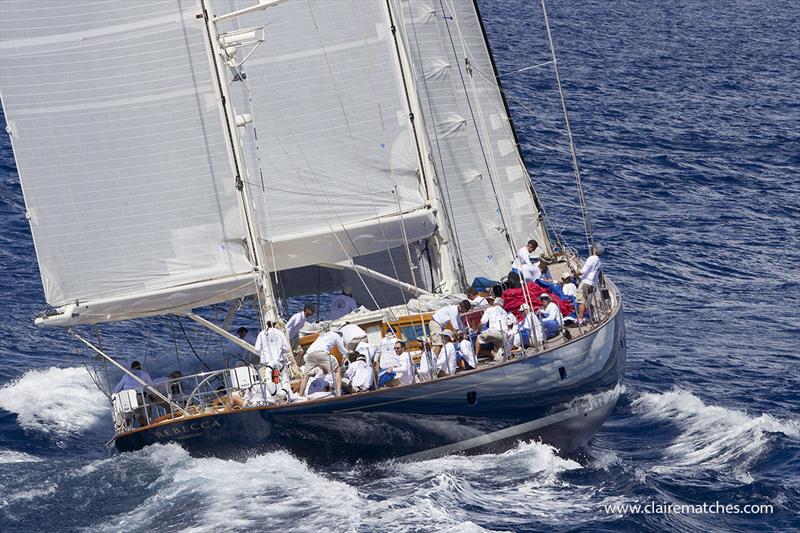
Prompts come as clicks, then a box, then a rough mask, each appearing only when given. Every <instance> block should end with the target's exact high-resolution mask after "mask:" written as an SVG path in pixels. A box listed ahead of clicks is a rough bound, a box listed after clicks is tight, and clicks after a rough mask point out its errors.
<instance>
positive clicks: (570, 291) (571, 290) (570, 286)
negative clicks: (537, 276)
mask: <svg viewBox="0 0 800 533" xmlns="http://www.w3.org/2000/svg"><path fill="white" fill-rule="evenodd" d="M559 285H561V292H562V293H563V294H564V296H572V297H573V298H574V297H575V295H576V294H578V288H577V287H576V286H575V284H574V283H573V282H572V275H571V274H570V273H569V272H564V273H563V274H561V281H560V282H559Z"/></svg>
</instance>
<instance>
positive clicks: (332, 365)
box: [299, 330, 348, 396]
mask: <svg viewBox="0 0 800 533" xmlns="http://www.w3.org/2000/svg"><path fill="white" fill-rule="evenodd" d="M334 346H336V348H337V349H338V350H339V353H340V354H341V355H342V357H347V354H348V352H347V346H345V345H344V341H343V340H342V334H341V333H340V332H339V331H338V330H337V331H328V332H327V333H320V334H319V337H317V340H315V341H314V342H313V343H312V344H311V346H309V347H308V351H307V352H306V356H305V367H304V370H303V379H302V380H301V381H300V389H299V390H301V391H305V388H306V382H307V381H308V378H309V377H310V376H313V375H315V374H316V370H317V368H321V369H322V371H323V372H325V373H326V374H330V373H333V374H334V377H335V379H336V395H337V396H339V395H340V394H341V393H342V367H341V366H340V365H339V361H337V360H336V357H335V356H334V355H333V354H332V353H331V349H332V348H333V347H334Z"/></svg>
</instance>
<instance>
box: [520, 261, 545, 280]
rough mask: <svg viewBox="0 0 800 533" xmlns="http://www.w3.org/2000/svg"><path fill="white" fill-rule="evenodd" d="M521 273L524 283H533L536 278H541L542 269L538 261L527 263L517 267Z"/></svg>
mask: <svg viewBox="0 0 800 533" xmlns="http://www.w3.org/2000/svg"><path fill="white" fill-rule="evenodd" d="M519 271H520V273H521V274H522V276H521V277H522V280H523V281H524V282H525V283H534V282H535V281H536V280H537V279H541V278H542V270H541V269H540V268H539V264H538V263H528V264H525V265H522V266H521V267H520V268H519Z"/></svg>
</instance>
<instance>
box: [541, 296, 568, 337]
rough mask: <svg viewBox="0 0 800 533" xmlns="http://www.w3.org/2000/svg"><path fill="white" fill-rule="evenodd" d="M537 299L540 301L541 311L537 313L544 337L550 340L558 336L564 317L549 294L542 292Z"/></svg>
mask: <svg viewBox="0 0 800 533" xmlns="http://www.w3.org/2000/svg"><path fill="white" fill-rule="evenodd" d="M539 298H540V299H541V300H542V305H543V306H544V307H543V308H542V309H539V311H538V312H537V313H538V315H539V316H540V317H542V327H543V328H544V331H545V335H547V338H548V339H550V338H552V337H555V336H556V335H558V330H559V329H561V326H563V325H564V317H563V315H562V314H561V310H560V309H559V308H558V305H557V304H556V303H555V302H554V301H553V299H552V298H551V297H550V295H549V294H547V293H546V292H543V293H542V295H541V296H539Z"/></svg>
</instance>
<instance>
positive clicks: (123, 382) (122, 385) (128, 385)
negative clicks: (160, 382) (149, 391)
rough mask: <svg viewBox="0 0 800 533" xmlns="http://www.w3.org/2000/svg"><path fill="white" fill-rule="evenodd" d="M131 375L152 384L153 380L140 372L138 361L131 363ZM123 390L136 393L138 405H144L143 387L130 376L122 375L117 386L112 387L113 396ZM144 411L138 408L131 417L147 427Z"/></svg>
mask: <svg viewBox="0 0 800 533" xmlns="http://www.w3.org/2000/svg"><path fill="white" fill-rule="evenodd" d="M131 374H133V375H134V376H136V377H137V378H139V379H141V380H142V381H144V382H145V383H147V384H148V385H152V384H153V378H151V377H150V374H148V373H147V372H146V371H144V370H142V363H140V362H139V361H134V362H132V363H131ZM124 390H135V391H136V392H137V397H138V399H139V405H143V404H144V398H145V397H147V396H145V395H143V392H144V385H142V384H141V383H139V382H138V381H136V380H135V379H133V378H132V377H131V376H130V375H128V374H124V375H123V376H122V379H120V380H119V383H117V386H116V387H114V394H116V393H118V392H121V391H124ZM145 409H147V408H146V407H139V408H138V409H136V410H135V411H134V413H133V415H132V416H135V417H136V421H137V422H138V423H139V425H140V426H145V425H147V419H146V418H145V416H144V415H145Z"/></svg>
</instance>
